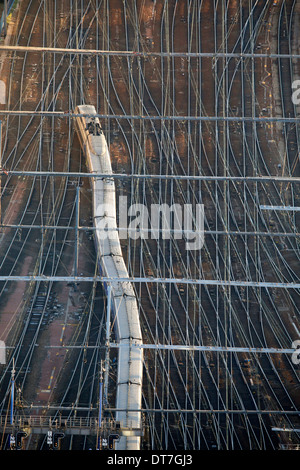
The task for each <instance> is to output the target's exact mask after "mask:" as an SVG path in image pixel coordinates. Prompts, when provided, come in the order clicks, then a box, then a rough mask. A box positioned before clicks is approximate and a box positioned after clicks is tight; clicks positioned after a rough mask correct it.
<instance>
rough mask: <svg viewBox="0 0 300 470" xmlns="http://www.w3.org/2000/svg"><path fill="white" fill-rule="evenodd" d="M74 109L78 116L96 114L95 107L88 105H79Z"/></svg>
mask: <svg viewBox="0 0 300 470" xmlns="http://www.w3.org/2000/svg"><path fill="white" fill-rule="evenodd" d="M76 109H77V110H78V112H79V113H80V114H97V112H96V108H95V106H92V105H90V104H81V105H79V106H77V108H76Z"/></svg>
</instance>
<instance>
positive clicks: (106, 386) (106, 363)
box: [104, 284, 111, 402]
mask: <svg viewBox="0 0 300 470" xmlns="http://www.w3.org/2000/svg"><path fill="white" fill-rule="evenodd" d="M110 310H111V285H110V284H109V285H108V288H107V312H106V342H105V346H106V353H105V368H104V397H105V400H106V402H108V373H109V345H110V344H109V343H110Z"/></svg>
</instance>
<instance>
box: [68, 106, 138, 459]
mask: <svg viewBox="0 0 300 470" xmlns="http://www.w3.org/2000/svg"><path fill="white" fill-rule="evenodd" d="M75 113H78V114H89V115H93V114H96V110H95V107H94V106H88V105H82V106H77V107H76V109H75ZM76 125H77V132H78V135H79V138H80V143H81V146H82V148H83V151H84V154H85V156H86V159H87V164H88V168H89V171H90V172H91V173H95V178H91V181H92V189H93V216H94V225H95V228H96V230H95V243H96V252H97V258H98V265H99V269H100V271H101V274H102V275H103V276H104V277H112V278H114V279H116V281H114V282H112V283H111V287H110V288H111V310H112V313H113V317H114V318H113V322H114V329H115V334H116V337H117V341H118V342H119V356H118V374H117V396H116V408H117V410H118V409H119V410H122V411H117V413H116V420H117V421H120V423H121V426H122V427H126V428H134V429H137V430H141V413H140V412H137V411H136V410H140V409H141V400H142V374H143V349H142V348H139V347H135V346H138V345H141V344H142V334H141V328H140V321H139V311H138V305H137V300H136V296H135V292H134V289H133V286H132V283H131V282H130V281H128V282H124V281H122V282H120V281H117V279H118V278H126V277H129V276H128V271H127V268H126V265H125V262H124V259H123V255H122V251H121V245H120V240H119V235H118V231H117V230H113V229H116V228H117V220H116V193H115V183H114V180H113V178H105V177H97V173H99V174H108V175H109V174H112V166H111V160H110V155H109V151H108V147H107V143H106V139H105V136H104V135H103V132H102V129H101V126H100V122H99V119H98V118H97V117H95V118H93V117H81V116H78V117H77V118H76ZM105 227H109V228H110V230H109V231H105ZM111 229H112V230H111ZM107 287H108V286H107V285H106V286H105V288H106V289H107ZM123 410H124V411H123ZM130 410H135V411H132V412H131V411H130ZM139 448H140V437H138V436H136V435H135V436H131V437H125V436H122V437H121V438H120V441H119V442H116V449H119V450H121V449H123V450H124V449H126V450H138V449H139Z"/></svg>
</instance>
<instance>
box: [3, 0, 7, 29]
mask: <svg viewBox="0 0 300 470" xmlns="http://www.w3.org/2000/svg"><path fill="white" fill-rule="evenodd" d="M3 17H4V18H3V21H4V36H6V34H7V0H4V11H3Z"/></svg>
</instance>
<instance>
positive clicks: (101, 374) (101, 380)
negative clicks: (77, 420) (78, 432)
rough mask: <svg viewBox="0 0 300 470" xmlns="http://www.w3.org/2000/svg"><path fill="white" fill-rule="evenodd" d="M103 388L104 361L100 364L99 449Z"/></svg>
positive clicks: (99, 446)
mask: <svg viewBox="0 0 300 470" xmlns="http://www.w3.org/2000/svg"><path fill="white" fill-rule="evenodd" d="M102 389H103V368H102V361H101V366H100V380H99V416H98V420H99V422H98V438H97V450H100V448H101V426H102V400H103V396H102Z"/></svg>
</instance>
